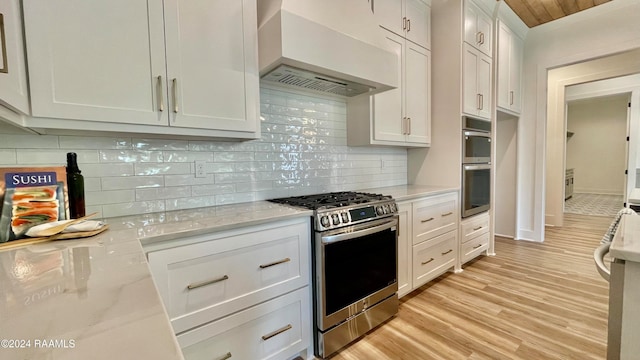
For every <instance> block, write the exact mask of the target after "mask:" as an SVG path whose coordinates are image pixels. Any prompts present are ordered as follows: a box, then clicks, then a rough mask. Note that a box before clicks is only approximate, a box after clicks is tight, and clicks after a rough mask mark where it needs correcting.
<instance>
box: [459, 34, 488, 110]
mask: <svg viewBox="0 0 640 360" xmlns="http://www.w3.org/2000/svg"><path fill="white" fill-rule="evenodd" d="M463 72H464V73H463V80H462V91H463V98H462V111H463V112H464V113H467V114H470V115H475V116H478V117H481V118H485V119H491V58H489V57H488V56H486V55H484V54H482V53H481V52H480V51H478V50H477V49H475V48H473V47H471V46H470V45H468V44H465V45H464V59H463Z"/></svg>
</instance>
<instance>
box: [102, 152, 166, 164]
mask: <svg viewBox="0 0 640 360" xmlns="http://www.w3.org/2000/svg"><path fill="white" fill-rule="evenodd" d="M162 161H163V158H162V151H142V150H101V151H100V162H101V163H112V162H135V163H139V162H162Z"/></svg>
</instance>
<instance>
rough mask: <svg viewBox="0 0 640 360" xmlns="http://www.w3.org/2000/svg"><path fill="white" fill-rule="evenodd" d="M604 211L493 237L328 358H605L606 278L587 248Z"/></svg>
mask: <svg viewBox="0 0 640 360" xmlns="http://www.w3.org/2000/svg"><path fill="white" fill-rule="evenodd" d="M611 220H612V218H609V217H592V216H586V215H574V214H566V217H565V226H563V227H561V228H547V229H546V240H545V242H543V243H532V242H526V241H514V240H511V239H506V238H496V254H497V255H496V256H494V257H486V256H481V257H480V258H478V259H476V260H474V261H472V262H471V263H469V264H467V265H466V266H465V267H464V271H463V272H462V273H460V274H451V273H448V274H445V275H443V276H441V277H440V278H438V279H436V280H434V281H432V282H430V283H429V284H427V285H425V286H423V287H422V288H420V289H418V290H416V291H414V292H412V293H411V294H409V295H407V296H405V297H403V298H402V299H401V302H400V311H399V313H398V315H397V316H396V317H395V318H393V319H392V320H390V321H388V322H387V323H385V324H384V325H383V326H381V327H379V328H377V329H375V330H374V331H373V332H371V333H369V334H367V335H366V336H365V337H364V338H362V339H361V340H359V341H358V342H356V343H353V344H352V345H351V346H349V347H347V348H345V349H343V350H342V351H341V352H339V353H338V354H337V355H335V356H334V357H333V358H332V360H369V359H371V360H384V359H392V360H399V359H407V360H409V359H410V360H414V359H415V360H426V359H446V360H453V359H523V360H532V359H535V360H539V359H604V358H605V353H606V334H607V310H608V303H607V302H608V283H607V282H606V281H605V280H603V279H602V278H601V277H600V276H599V275H598V273H597V271H596V268H595V265H594V264H593V260H592V254H593V250H594V249H595V248H596V246H598V245H599V242H600V239H601V238H602V236H603V235H604V233H605V231H606V230H607V228H608V226H609V224H610V222H611Z"/></svg>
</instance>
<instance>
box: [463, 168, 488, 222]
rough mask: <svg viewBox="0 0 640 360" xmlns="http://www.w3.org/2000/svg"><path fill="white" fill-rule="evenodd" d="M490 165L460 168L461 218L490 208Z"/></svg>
mask: <svg viewBox="0 0 640 360" xmlns="http://www.w3.org/2000/svg"><path fill="white" fill-rule="evenodd" d="M490 201H491V165H489V164H480V165H463V166H462V217H463V218H465V217H469V216H472V215H475V214H479V213H481V212H484V211H487V210H489V208H490Z"/></svg>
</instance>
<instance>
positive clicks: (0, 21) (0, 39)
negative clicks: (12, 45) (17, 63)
mask: <svg viewBox="0 0 640 360" xmlns="http://www.w3.org/2000/svg"><path fill="white" fill-rule="evenodd" d="M0 45H2V64H4V65H3V66H2V67H1V68H0V73H4V74H8V73H9V64H7V41H6V40H5V36H4V15H2V14H0Z"/></svg>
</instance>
